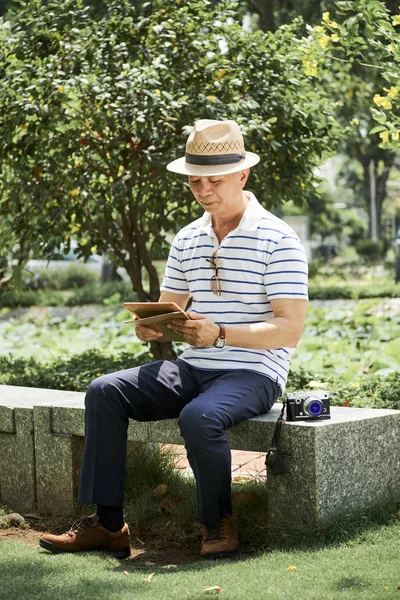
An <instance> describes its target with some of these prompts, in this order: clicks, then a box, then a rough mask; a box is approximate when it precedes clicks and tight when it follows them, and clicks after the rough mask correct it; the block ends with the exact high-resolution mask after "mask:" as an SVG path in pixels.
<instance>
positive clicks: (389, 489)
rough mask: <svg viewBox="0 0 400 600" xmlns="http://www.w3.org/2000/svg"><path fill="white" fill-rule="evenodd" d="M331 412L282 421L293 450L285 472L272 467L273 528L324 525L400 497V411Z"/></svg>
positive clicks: (270, 502)
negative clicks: (322, 416)
mask: <svg viewBox="0 0 400 600" xmlns="http://www.w3.org/2000/svg"><path fill="white" fill-rule="evenodd" d="M331 410H332V418H331V419H330V420H323V421H318V420H317V421H302V422H299V421H298V422H295V423H292V422H289V423H284V424H283V427H282V431H283V432H285V433H286V432H287V434H288V437H289V440H290V454H287V455H284V461H285V467H286V472H285V473H284V474H282V475H276V476H272V475H271V474H270V471H269V470H268V481H267V486H268V489H269V495H268V518H269V523H270V527H271V528H272V527H273V528H278V529H280V528H282V527H284V528H285V530H288V529H290V527H294V528H297V527H298V525H299V524H303V525H305V524H309V525H317V524H319V525H321V524H324V523H327V522H329V521H331V520H333V519H335V518H338V517H340V516H341V515H344V514H346V515H347V514H351V513H358V512H360V513H361V512H363V511H365V510H367V509H368V508H370V507H374V506H379V505H384V504H385V502H387V501H390V500H393V501H398V500H400V453H399V450H398V449H399V448H400V411H395V410H381V409H379V410H378V409H362V408H344V407H335V406H334V407H332V409H331ZM293 516H295V519H293Z"/></svg>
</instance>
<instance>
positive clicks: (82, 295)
mask: <svg viewBox="0 0 400 600" xmlns="http://www.w3.org/2000/svg"><path fill="white" fill-rule="evenodd" d="M117 294H118V295H119V297H117ZM111 297H114V298H115V302H114V303H115V304H117V303H121V302H128V301H130V302H135V301H136V300H137V294H136V293H135V292H133V291H132V285H131V284H130V283H128V282H125V281H110V282H109V283H103V284H98V285H85V286H84V287H82V288H80V289H77V290H74V292H73V293H72V294H71V296H69V297H68V298H67V299H66V305H67V306H81V305H84V304H103V303H104V301H107V300H108V299H109V298H111ZM106 303H107V304H110V302H106Z"/></svg>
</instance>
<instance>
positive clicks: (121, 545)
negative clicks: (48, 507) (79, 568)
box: [39, 514, 131, 558]
mask: <svg viewBox="0 0 400 600" xmlns="http://www.w3.org/2000/svg"><path fill="white" fill-rule="evenodd" d="M39 544H40V546H41V547H42V548H46V550H50V552H55V553H57V552H87V551H89V550H101V551H102V552H111V553H112V554H113V555H114V556H115V557H116V558H127V557H128V556H129V555H130V553H131V548H130V536H129V528H128V525H127V524H126V523H125V525H124V526H123V528H122V529H121V530H120V531H116V532H115V533H114V532H113V531H108V529H106V528H105V527H103V526H102V525H100V523H99V517H98V516H97V515H96V514H93V515H90V516H89V517H82V518H81V519H79V521H76V523H74V524H73V525H72V527H71V529H70V530H69V531H67V532H66V533H63V534H62V535H52V534H50V533H49V534H47V533H46V534H45V535H42V537H41V538H40V540H39Z"/></svg>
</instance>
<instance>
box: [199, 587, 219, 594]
mask: <svg viewBox="0 0 400 600" xmlns="http://www.w3.org/2000/svg"><path fill="white" fill-rule="evenodd" d="M220 591H221V588H220V587H219V585H213V586H212V587H208V588H205V589H204V590H203V594H209V593H210V592H216V593H217V594H219V593H220Z"/></svg>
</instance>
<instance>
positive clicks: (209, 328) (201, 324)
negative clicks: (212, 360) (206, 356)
mask: <svg viewBox="0 0 400 600" xmlns="http://www.w3.org/2000/svg"><path fill="white" fill-rule="evenodd" d="M187 315H188V316H189V317H190V320H185V319H175V320H174V321H172V323H170V324H169V325H168V327H169V328H170V329H172V330H174V331H177V332H179V333H180V334H181V335H182V337H183V339H184V340H185V342H187V343H188V344H191V345H192V346H196V347H197V348H207V347H208V346H212V345H213V344H214V342H215V340H216V339H217V337H218V336H219V326H218V325H217V324H216V323H214V322H213V321H210V319H207V317H205V316H204V315H199V314H197V313H193V312H188V313H187Z"/></svg>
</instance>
